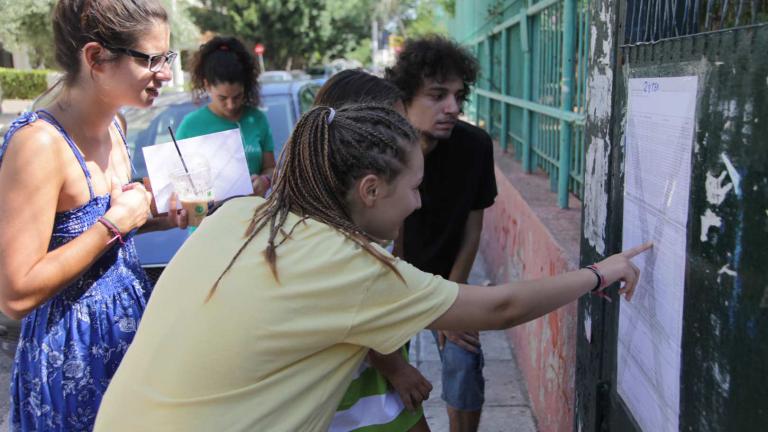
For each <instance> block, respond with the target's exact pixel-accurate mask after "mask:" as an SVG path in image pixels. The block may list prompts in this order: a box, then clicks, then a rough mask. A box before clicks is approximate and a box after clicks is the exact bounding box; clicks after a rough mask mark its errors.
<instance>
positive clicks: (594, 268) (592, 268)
mask: <svg viewBox="0 0 768 432" xmlns="http://www.w3.org/2000/svg"><path fill="white" fill-rule="evenodd" d="M584 268H585V269H587V270H589V271H591V272H592V273H594V274H595V276H597V283H596V284H595V287H594V288H592V289H591V290H590V292H593V293H594V292H596V291H599V290H601V289H603V288H605V276H603V274H602V273H601V272H600V270H599V269H598V268H597V266H596V265H594V264H591V265H588V266H586V267H584Z"/></svg>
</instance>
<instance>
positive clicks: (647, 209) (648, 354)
mask: <svg viewBox="0 0 768 432" xmlns="http://www.w3.org/2000/svg"><path fill="white" fill-rule="evenodd" d="M697 85H698V78H697V77H696V76H688V77H674V78H633V79H630V80H629V102H628V105H629V108H628V114H627V127H626V140H625V165H624V170H625V175H624V178H625V185H624V223H623V226H624V228H623V236H622V237H623V244H624V245H625V247H629V246H634V245H638V244H642V243H644V242H646V241H653V243H654V248H653V249H652V250H651V251H650V252H649V253H645V254H643V255H641V256H639V257H637V258H635V259H634V262H635V264H636V265H637V266H638V267H639V268H640V271H641V279H640V283H639V285H638V287H637V290H636V291H635V296H634V297H633V299H632V302H627V301H626V300H624V299H623V298H622V300H621V305H620V312H619V338H618V354H617V355H618V363H617V368H618V372H617V375H618V382H617V390H618V393H619V395H620V396H621V397H622V399H623V400H624V402H625V403H626V404H627V407H628V408H629V409H630V411H631V412H632V415H633V417H634V418H635V420H636V421H637V422H638V424H639V425H640V427H641V428H642V430H644V431H654V432H657V431H659V432H661V431H674V432H677V431H678V429H679V424H678V417H679V411H680V388H679V387H680V353H681V347H680V344H681V340H682V327H683V295H684V286H685V263H686V238H687V228H686V227H687V220H688V198H689V195H690V177H691V151H692V146H693V131H694V124H695V112H696V94H697Z"/></svg>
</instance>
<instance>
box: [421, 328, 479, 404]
mask: <svg viewBox="0 0 768 432" xmlns="http://www.w3.org/2000/svg"><path fill="white" fill-rule="evenodd" d="M432 335H433V336H434V337H435V341H437V332H435V331H433V332H432ZM438 351H439V352H440V360H441V361H442V362H443V394H442V397H443V400H444V401H445V403H446V404H448V405H449V406H450V407H452V408H455V409H457V410H460V411H478V410H480V409H482V408H483V403H484V402H485V379H484V378H483V366H484V365H485V359H484V358H483V351H482V349H481V350H480V352H479V353H473V352H470V351H467V350H465V349H464V348H461V347H459V346H458V345H456V344H454V343H453V342H451V341H449V340H446V341H445V347H444V348H443V349H442V350H438Z"/></svg>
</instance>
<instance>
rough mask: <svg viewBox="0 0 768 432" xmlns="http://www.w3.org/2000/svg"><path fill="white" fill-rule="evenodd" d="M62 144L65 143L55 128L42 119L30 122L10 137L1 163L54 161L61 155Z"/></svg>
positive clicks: (35, 163) (44, 162)
mask: <svg viewBox="0 0 768 432" xmlns="http://www.w3.org/2000/svg"><path fill="white" fill-rule="evenodd" d="M62 145H66V143H65V142H64V139H63V138H62V137H61V135H60V134H59V132H58V131H57V130H56V128H54V127H53V126H51V125H50V124H48V123H46V122H44V121H36V122H34V123H30V124H28V125H27V126H24V127H23V128H21V129H19V130H18V131H17V132H16V133H15V134H14V135H13V136H12V137H11V140H10V141H9V142H8V144H7V148H6V150H5V154H3V165H6V164H14V163H16V162H21V163H24V164H25V165H27V166H29V165H28V164H33V165H38V164H46V163H55V162H56V161H57V160H59V157H60V155H61V150H62Z"/></svg>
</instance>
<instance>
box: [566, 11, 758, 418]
mask: <svg viewBox="0 0 768 432" xmlns="http://www.w3.org/2000/svg"><path fill="white" fill-rule="evenodd" d="M602 1H603V2H606V3H608V2H610V1H611V0H602ZM617 18H618V19H617V21H618V25H617V28H618V29H619V35H618V36H617V37H618V39H619V46H618V48H617V52H616V58H617V62H616V70H615V73H614V76H615V77H616V81H615V85H614V104H613V114H612V120H611V124H612V143H613V144H612V147H611V167H610V170H609V171H610V175H609V186H608V197H609V200H608V209H609V210H608V214H609V216H608V220H607V234H606V239H605V240H606V246H607V251H606V254H609V253H613V252H616V251H619V250H621V247H622V245H621V236H622V234H621V233H622V210H623V209H622V203H623V201H622V193H623V192H622V191H623V182H624V168H623V160H624V155H623V146H622V138H623V136H624V118H625V114H626V110H627V101H628V96H627V80H628V79H629V78H634V77H649V76H655V77H665V76H666V77H669V76H682V75H697V76H698V79H699V82H700V85H699V93H698V102H697V114H696V129H695V133H694V153H693V158H692V171H691V191H690V199H689V214H688V231H687V232H688V238H687V239H686V269H685V273H686V276H685V291H684V294H685V301H684V305H683V317H682V321H683V333H682V345H681V369H680V383H679V385H680V406H679V430H681V431H740V432H741V431H764V430H766V428H768V405H767V404H766V403H765V401H766V400H768V374H766V373H765V366H764V364H765V361H766V359H768V283H766V279H765V272H766V269H767V268H768V249H766V246H765V245H766V244H768V146H766V144H765V139H766V137H767V136H768V1H766V0H760V1H757V0H741V1H738V0H736V1H727V0H701V1H699V0H679V1H678V0H623V1H621V2H619V3H618V13H617ZM725 153H727V155H728V156H729V157H730V159H729V163H732V165H733V166H732V167H730V168H728V169H731V168H732V169H733V170H734V172H735V173H736V175H735V177H736V178H738V179H739V181H738V182H736V181H734V183H737V184H735V185H734V190H733V192H732V193H730V194H728V195H727V197H725V198H724V201H722V205H720V206H719V207H717V208H715V209H714V210H715V211H716V212H717V217H719V218H720V220H721V221H722V224H721V225H720V226H719V227H718V228H717V229H716V230H713V234H711V235H712V236H713V237H714V240H713V241H702V240H701V239H700V238H699V233H700V232H702V225H703V223H704V222H703V221H702V218H701V215H703V214H705V212H706V211H707V210H712V205H711V202H712V201H711V197H708V196H707V191H706V188H705V187H704V186H705V184H706V183H707V181H708V179H709V178H710V177H711V176H712V175H713V174H712V173H720V172H721V171H723V170H724V168H723V166H724V165H723V156H722V155H723V154H725ZM705 231H706V230H705ZM582 245H583V246H582V256H581V261H582V263H584V264H586V263H591V262H595V261H597V260H599V259H600V258H602V257H601V256H599V255H598V254H597V253H596V252H595V251H594V250H593V249H592V248H590V247H585V243H582ZM724 269H727V271H725V270H724ZM618 316H619V304H618V302H614V303H612V304H609V303H604V302H602V301H600V300H596V299H593V298H585V299H583V300H582V301H581V302H580V305H579V319H580V320H585V322H586V321H587V319H588V320H589V322H590V323H591V330H590V331H591V333H590V336H591V342H590V341H589V340H588V339H587V338H586V337H583V335H582V334H581V333H580V337H579V338H578V348H577V351H578V352H577V378H576V380H577V400H578V402H577V407H576V411H577V417H578V419H577V427H578V429H580V430H584V431H593V430H594V431H598V430H600V431H603V430H612V431H622V432H623V431H635V430H640V427H639V426H638V422H637V421H636V419H635V418H634V417H633V413H631V412H630V410H629V409H628V408H627V405H626V404H625V403H624V401H623V400H622V398H621V396H619V395H618V394H617V391H616V374H617V369H618V368H619V367H620V366H621V365H618V364H617V358H616V357H617V337H618ZM585 326H587V324H585ZM648 432H651V431H648ZM652 432H656V431H652Z"/></svg>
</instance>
